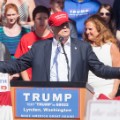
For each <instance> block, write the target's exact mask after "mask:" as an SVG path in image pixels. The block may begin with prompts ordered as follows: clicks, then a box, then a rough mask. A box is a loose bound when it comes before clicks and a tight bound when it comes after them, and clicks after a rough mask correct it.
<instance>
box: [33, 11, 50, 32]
mask: <svg viewBox="0 0 120 120" xmlns="http://www.w3.org/2000/svg"><path fill="white" fill-rule="evenodd" d="M34 23H35V26H36V28H37V29H43V30H44V29H45V28H46V27H47V26H48V15H47V14H46V13H37V14H36V16H35V19H34Z"/></svg>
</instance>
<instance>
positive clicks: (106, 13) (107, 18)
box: [99, 8, 111, 23]
mask: <svg viewBox="0 0 120 120" xmlns="http://www.w3.org/2000/svg"><path fill="white" fill-rule="evenodd" d="M99 13H100V16H101V17H102V18H103V19H104V20H105V22H106V23H109V21H110V17H111V15H110V12H109V11H108V10H107V9H105V8H101V10H100V12H99Z"/></svg>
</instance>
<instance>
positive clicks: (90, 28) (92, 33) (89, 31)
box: [85, 21, 99, 42]
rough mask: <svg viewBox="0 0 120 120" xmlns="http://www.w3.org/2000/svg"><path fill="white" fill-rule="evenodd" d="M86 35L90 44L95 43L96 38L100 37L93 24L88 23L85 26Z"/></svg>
mask: <svg viewBox="0 0 120 120" xmlns="http://www.w3.org/2000/svg"><path fill="white" fill-rule="evenodd" d="M85 34H86V35H87V38H88V40H89V41H90V42H94V41H95V40H96V37H97V36H98V34H99V33H98V31H97V29H96V26H95V24H94V23H93V22H91V21H88V22H87V23H86V24H85Z"/></svg>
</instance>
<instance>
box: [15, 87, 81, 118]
mask: <svg viewBox="0 0 120 120" xmlns="http://www.w3.org/2000/svg"><path fill="white" fill-rule="evenodd" d="M79 100H80V99H79V90H78V89H77V88H76V89H75V88H74V89H72V88H27V89H26V88H22V89H21V88H17V89H16V100H15V101H16V117H21V118H79V117H80V114H79V104H78V103H79V102H78V101H79Z"/></svg>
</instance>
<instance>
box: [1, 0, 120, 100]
mask: <svg viewBox="0 0 120 120" xmlns="http://www.w3.org/2000/svg"><path fill="white" fill-rule="evenodd" d="M119 4H120V3H119V0H114V3H113V6H112V5H110V4H109V3H104V2H103V1H102V2H100V0H99V1H97V0H81V1H79V0H48V1H47V0H35V1H34V0H0V44H2V46H0V49H1V51H0V55H1V56H0V57H1V58H2V59H1V61H3V60H8V58H9V59H13V60H14V59H17V58H19V57H20V56H22V55H23V54H25V53H26V52H28V51H29V50H30V49H31V47H32V45H33V44H34V43H35V42H37V41H39V40H47V39H48V38H52V37H53V34H52V32H51V30H50V26H49V25H48V19H49V17H50V16H51V15H52V14H54V13H56V12H60V11H65V12H66V13H67V14H68V16H69V19H70V22H69V26H70V30H71V37H72V38H77V39H79V40H81V41H87V42H88V43H90V44H91V46H92V48H93V51H94V52H95V54H96V55H97V57H98V58H99V60H100V61H102V62H103V63H104V64H106V65H109V66H113V67H120V62H119V61H120V38H119V36H120V33H119V28H120V20H119V17H120V15H119V11H120V10H119ZM91 6H92V7H91ZM6 51H7V53H6ZM10 56H11V57H10ZM9 78H10V80H24V81H31V80H32V68H30V69H28V70H25V71H22V72H21V73H18V74H13V75H10V77H9ZM100 80H101V79H100V78H97V77H96V76H95V75H94V74H92V73H89V76H88V84H90V85H91V86H92V88H93V91H91V92H93V93H96V94H95V97H96V95H97V97H98V95H100V94H104V95H106V96H107V98H108V99H114V98H115V97H116V96H119V91H120V90H119V83H120V82H119V80H117V79H113V80H110V81H108V80H107V81H105V80H104V79H103V80H101V81H102V82H103V83H102V82H100ZM97 81H98V82H97ZM101 83H102V84H101ZM105 91H107V92H105ZM1 94H5V92H4V93H1ZM1 96H2V95H1ZM97 97H96V99H97ZM0 99H1V98H0Z"/></svg>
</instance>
